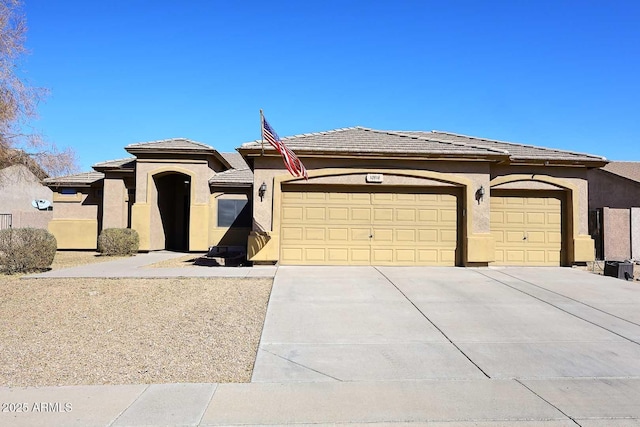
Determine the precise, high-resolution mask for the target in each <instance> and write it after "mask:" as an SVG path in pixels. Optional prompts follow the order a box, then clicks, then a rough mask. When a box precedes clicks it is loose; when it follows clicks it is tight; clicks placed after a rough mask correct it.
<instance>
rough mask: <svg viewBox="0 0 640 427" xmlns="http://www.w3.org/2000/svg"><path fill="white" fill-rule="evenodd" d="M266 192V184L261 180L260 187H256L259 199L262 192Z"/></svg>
mask: <svg viewBox="0 0 640 427" xmlns="http://www.w3.org/2000/svg"><path fill="white" fill-rule="evenodd" d="M266 192H267V184H266V183H265V182H264V181H263V182H262V184H260V188H258V196H260V201H262V199H263V198H264V194H265V193H266Z"/></svg>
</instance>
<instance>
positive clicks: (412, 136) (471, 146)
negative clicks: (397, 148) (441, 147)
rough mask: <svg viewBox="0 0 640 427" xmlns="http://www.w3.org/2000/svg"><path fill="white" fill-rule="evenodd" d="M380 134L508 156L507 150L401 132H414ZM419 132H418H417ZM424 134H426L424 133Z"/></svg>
mask: <svg viewBox="0 0 640 427" xmlns="http://www.w3.org/2000/svg"><path fill="white" fill-rule="evenodd" d="M381 132H386V133H387V134H389V135H398V136H404V137H408V138H414V139H419V140H421V141H434V142H437V143H440V144H449V145H455V146H458V147H470V148H477V149H481V150H489V151H494V152H496V153H500V154H510V153H509V152H508V151H507V150H500V149H499V148H491V147H480V146H477V145H473V144H465V143H464V142H460V141H445V140H441V139H438V138H429V137H427V136H422V135H409V134H406V133H403V132H416V131H381ZM418 132H420V131H418ZM425 133H428V131H427V132H425Z"/></svg>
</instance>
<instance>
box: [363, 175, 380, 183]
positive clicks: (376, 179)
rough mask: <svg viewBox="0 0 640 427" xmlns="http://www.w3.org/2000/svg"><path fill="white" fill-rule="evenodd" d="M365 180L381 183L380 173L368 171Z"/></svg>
mask: <svg viewBox="0 0 640 427" xmlns="http://www.w3.org/2000/svg"><path fill="white" fill-rule="evenodd" d="M366 180H367V182H375V183H382V174H381V173H368V174H367V178H366Z"/></svg>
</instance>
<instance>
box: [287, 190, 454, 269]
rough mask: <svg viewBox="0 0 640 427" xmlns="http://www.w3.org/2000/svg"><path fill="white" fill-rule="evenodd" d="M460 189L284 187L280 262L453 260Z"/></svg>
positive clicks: (428, 262)
mask: <svg viewBox="0 0 640 427" xmlns="http://www.w3.org/2000/svg"><path fill="white" fill-rule="evenodd" d="M458 198H459V196H458V193H457V191H456V189H453V188H447V189H440V188H430V189H421V190H419V191H418V190H407V189H396V190H393V191H391V190H386V191H371V190H370V189H362V190H352V191H327V190H326V189H322V188H319V189H316V190H315V191H313V190H312V191H308V190H307V191H294V190H291V189H289V190H288V189H285V190H284V191H283V193H282V207H281V209H282V210H281V217H280V222H281V227H280V262H281V263H282V264H306V265H314V264H316V265H323V264H324V265H451V266H452V265H455V264H456V261H457V259H456V258H457V253H458V247H459V243H458V242H459V237H458V223H459V218H458V212H459V209H458Z"/></svg>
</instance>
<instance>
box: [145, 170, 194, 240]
mask: <svg viewBox="0 0 640 427" xmlns="http://www.w3.org/2000/svg"><path fill="white" fill-rule="evenodd" d="M153 180H154V181H155V185H156V188H157V190H158V210H159V211H160V220H161V221H162V229H163V231H164V240H165V245H164V247H165V249H169V250H173V251H188V250H189V214H190V210H191V177H190V176H189V175H185V174H182V173H179V172H169V173H164V174H161V175H156V176H154V177H153Z"/></svg>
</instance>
